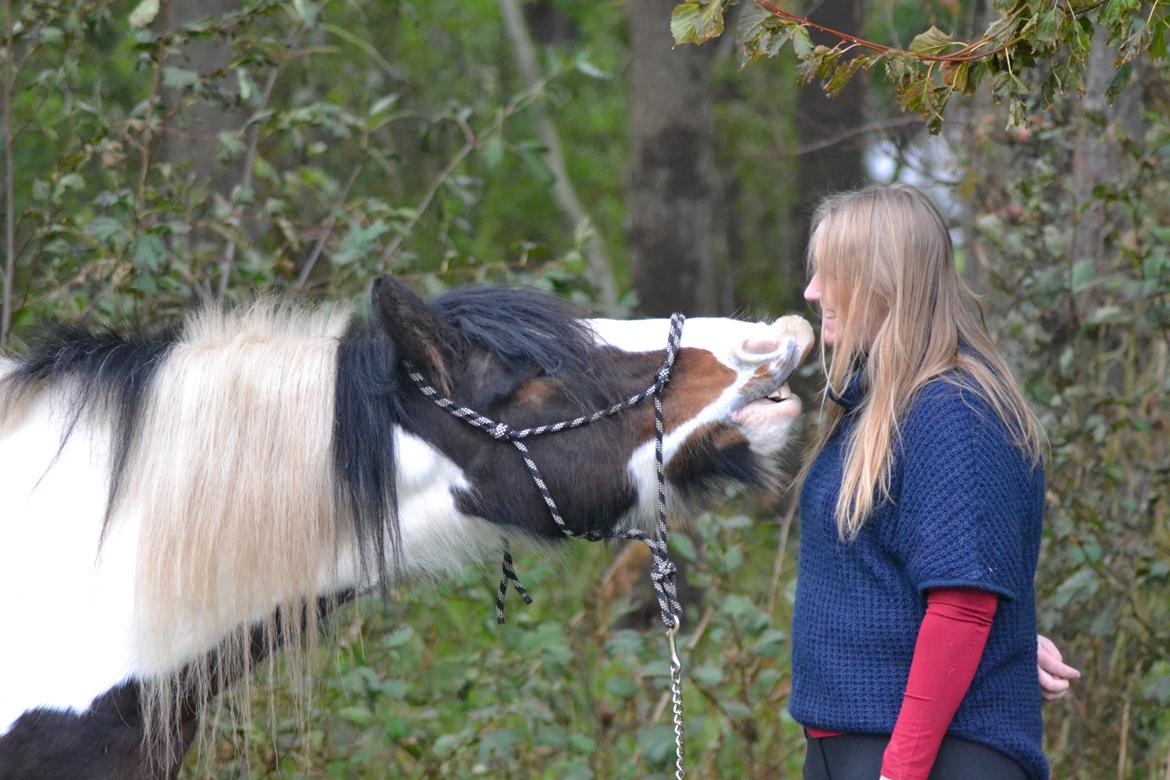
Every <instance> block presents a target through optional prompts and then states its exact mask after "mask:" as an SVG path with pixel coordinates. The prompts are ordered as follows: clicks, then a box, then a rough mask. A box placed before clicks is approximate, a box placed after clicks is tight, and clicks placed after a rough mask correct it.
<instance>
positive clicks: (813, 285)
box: [804, 274, 821, 303]
mask: <svg viewBox="0 0 1170 780" xmlns="http://www.w3.org/2000/svg"><path fill="white" fill-rule="evenodd" d="M804 299H805V300H806V301H808V302H809V303H816V302H817V301H819V300H820V299H821V279H820V275H819V274H813V278H812V279H809V281H808V287H805V288H804Z"/></svg>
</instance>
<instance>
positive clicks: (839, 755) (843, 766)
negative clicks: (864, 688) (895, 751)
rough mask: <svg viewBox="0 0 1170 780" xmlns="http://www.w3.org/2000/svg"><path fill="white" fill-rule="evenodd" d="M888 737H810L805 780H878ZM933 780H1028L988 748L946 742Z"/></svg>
mask: <svg viewBox="0 0 1170 780" xmlns="http://www.w3.org/2000/svg"><path fill="white" fill-rule="evenodd" d="M889 741H890V738H889V737H882V736H877V735H873V734H842V735H841V736H839V737H825V738H824V739H815V738H813V737H808V753H807V754H806V755H805V758H804V780H878V778H879V777H881V769H882V754H883V753H885V751H886V744H887V743H888V742H889ZM930 780H1028V776H1027V775H1026V774H1024V770H1023V769H1021V768H1020V765H1019V764H1017V763H1016V762H1015V761H1013V760H1012V759H1010V758H1008V757H1007V756H1005V755H1004V754H1003V753H1000V752H999V751H998V750H993V749H992V748H989V747H987V746H986V745H979V744H977V743H975V742H968V741H967V740H965V739H959V738H958V737H945V738H943V742H942V747H940V748H939V751H938V758H937V759H935V762H934V769H932V770H931V772H930Z"/></svg>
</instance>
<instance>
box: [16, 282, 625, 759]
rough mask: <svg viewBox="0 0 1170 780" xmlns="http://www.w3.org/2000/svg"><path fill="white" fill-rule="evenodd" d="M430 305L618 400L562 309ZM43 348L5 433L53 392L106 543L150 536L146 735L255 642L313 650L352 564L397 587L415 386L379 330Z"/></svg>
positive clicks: (213, 326)
mask: <svg viewBox="0 0 1170 780" xmlns="http://www.w3.org/2000/svg"><path fill="white" fill-rule="evenodd" d="M432 305H433V306H434V309H435V311H436V312H437V313H438V314H439V316H440V317H442V318H443V319H444V320H445V321H446V322H447V323H449V324H450V325H451V326H453V327H454V328H456V329H457V330H458V331H459V332H460V333H461V334H462V337H463V338H464V339H466V340H467V341H468V342H470V343H473V344H478V345H479V346H481V347H483V348H485V349H487V350H489V351H490V352H492V353H494V354H495V355H497V356H499V357H500V358H501V359H502V360H504V361H506V362H507V363H508V364H510V365H512V366H514V367H521V366H523V365H531V364H536V365H539V366H540V367H541V368H542V369H543V370H544V371H545V372H546V373H547V374H549V375H553V376H558V375H559V376H563V377H566V378H569V379H570V380H571V381H569V382H567V383H566V384H567V385H568V386H569V387H571V388H572V389H573V392H574V395H577V396H578V397H580V398H583V399H584V398H587V399H590V402H595V401H596V399H599V398H603V397H605V396H606V395H608V394H609V393H610V392H612V388H613V387H614V384H613V382H612V381H611V379H610V377H609V376H608V374H607V373H606V367H605V363H604V361H601V360H599V359H598V357H597V352H598V351H597V350H596V347H595V343H594V337H593V334H592V332H591V330H590V329H589V327H588V325H586V324H585V323H583V322H582V321H581V320H580V319H579V318H578V316H577V314H576V312H574V311H573V310H572V309H571V308H570V307H569V306H567V305H566V304H565V303H564V302H563V301H561V300H559V299H557V298H554V297H552V296H548V295H543V294H538V293H532V292H527V291H518V290H510V289H502V288H465V289H460V290H456V291H454V292H451V293H448V294H446V295H443V296H441V297H439V298H438V299H436V300H435V301H433V302H432ZM42 332H43V335H42V337H41V338H39V339H38V340H37V341H36V343H35V344H34V345H33V346H32V348H31V349H30V350H29V352H28V353H27V354H26V355H25V356H24V357H23V358H22V359H21V360H19V361H17V363H16V364H15V365H14V366H10V369H11V370H10V371H9V372H8V373H7V375H6V376H3V377H2V378H0V423H3V421H4V419H5V417H6V415H12V414H14V413H15V412H17V411H19V409H20V408H23V406H24V404H25V403H26V402H28V401H30V400H31V399H34V398H36V397H39V396H40V395H41V394H42V393H46V392H48V393H52V394H53V396H52V397H53V402H54V405H55V406H56V407H57V408H61V405H62V403H63V408H64V409H65V410H66V415H67V416H66V418H65V420H66V421H65V423H64V426H63V428H62V444H61V446H62V448H63V447H64V446H66V443H67V440H68V437H69V436H70V434H71V433H72V432H73V431H74V429H75V428H76V427H77V426H78V424H79V422H84V423H85V424H87V425H89V424H92V425H95V426H97V427H98V428H100V429H103V430H105V431H106V432H107V435H108V436H109V446H110V474H109V480H110V490H109V499H108V505H107V508H106V518H105V523H104V527H103V539H104V540H105V541H104V542H103V543H104V544H105V543H111V541H113V542H114V543H116V541H117V540H116V539H113V540H112V539H111V537H112V536H116V535H117V534H118V533H119V528H120V527H121V526H122V525H123V524H126V525H129V526H130V527H133V528H136V529H137V531H138V535H139V542H138V555H137V566H138V579H137V587H136V593H137V598H138V604H136V606H135V610H136V613H137V615H138V620H139V623H140V626H139V649H138V655H139V658H138V659H137V662H138V664H139V665H140V670H141V672H142V673H143V676H144V677H145V678H146V679H145V683H146V684H145V693H144V697H143V701H144V706H145V707H146V710H147V712H146V713H145V715H146V720H147V723H148V727H150V726H151V725H152V721H154V722H153V725H155V726H157V725H160V724H161V723H163V722H164V721H160V720H158V718H165V717H167V715H166V713H169V712H174V711H175V706H176V704H177V702H178V701H179V700H180V697H182V696H184V695H185V694H190V689H189V686H191V685H194V687H195V688H196V693H195V696H196V698H197V699H200V698H203V696H204V695H210V694H211V693H212V692H213V690H214V689H215V688H216V687H218V683H217V682H216V680H217V679H220V678H222V677H223V676H225V675H226V676H229V677H232V676H236V675H237V674H242V673H244V672H246V670H247V666H248V664H249V659H250V657H251V655H252V652H251V650H252V649H254V647H255V631H256V628H257V626H258V625H259V626H260V627H261V630H262V633H263V634H264V635H265V636H267V637H268V639H267V641H268V642H269V643H271V644H272V645H273V646H275V644H276V643H277V635H278V633H279V634H280V637H279V638H280V639H281V640H283V641H285V642H288V643H290V644H294V645H295V644H297V643H301V644H305V643H307V644H310V645H311V644H312V642H313V641H314V635H315V633H316V630H317V626H316V619H315V616H316V614H317V610H315V609H308V610H306V609H305V606H306V605H307V604H311V603H313V602H312V601H310V599H315V598H316V597H317V596H318V595H319V594H320V591H321V588H322V586H323V585H327V583H329V582H331V581H336V580H337V579H338V577H339V572H338V571H337V570H336V566H338V565H342V566H345V565H346V563H345V562H346V561H347V560H349V561H352V563H353V565H354V566H356V567H357V570H356V571H354V572H350V575H351V576H353V575H357V577H358V578H359V579H360V580H361V581H362V582H365V583H371V582H378V583H382V584H383V585H384V584H385V576H386V570H387V563H390V571H391V572H393V571H395V569H397V567H398V565H399V564H400V563H401V546H400V539H399V529H398V518H397V507H396V505H395V497H396V489H395V471H396V469H395V465H396V464H395V451H394V429H395V426H396V425H397V424H398V422H399V420H400V419H401V415H402V414H403V411H402V407H401V405H400V403H399V402H398V398H397V393H398V392H399V390H400V389H401V388H403V387H405V385H403V384H402V383H401V382H400V381H399V379H398V369H397V358H396V355H395V351H394V346H393V343H392V340H391V339H390V338H389V337H388V336H387V335H386V334H385V333H383V332H382V331H381V330H380V329H379V328H378V327H377V326H376V325H375V324H373V323H372V322H370V321H369V320H367V319H365V318H362V317H352V316H350V315H349V314H348V313H347V312H345V311H342V310H336V309H328V308H324V309H319V310H307V309H304V308H300V307H297V306H293V305H288V304H281V303H277V302H273V301H265V302H260V303H258V304H254V305H252V306H250V307H245V308H241V309H237V310H233V311H229V312H226V313H223V312H216V311H204V312H200V313H196V314H194V315H192V316H190V317H188V318H187V320H186V321H185V323H184V325H183V327H182V328H181V329H180V330H178V331H176V332H173V333H164V334H162V335H157V336H146V335H142V334H141V333H132V332H131V333H125V332H122V333H119V332H116V331H113V330H102V331H89V330H85V329H83V328H78V327H71V326H56V327H53V328H49V329H45V330H44V331H42ZM339 562H340V563H339ZM276 609H279V610H281V611H282V612H283V613H284V614H286V615H289V614H305V615H306V624H305V625H304V626H303V631H302V630H300V628H301V627H299V622H297V623H298V625H297V626H293V630H292V633H291V635H290V631H289V627H288V625H286V626H285V627H284V628H283V630H281V631H279V632H278V631H277V630H276V629H275V624H274V623H273V622H272V621H273V620H274V614H275V613H274V612H273V610H276ZM265 625H267V630H264V626H265ZM209 648H214V649H215V651H216V652H215V653H214V654H207V650H208V649H209ZM200 653H203V654H205V655H206V657H207V658H208V659H209V660H200V657H199V654H200ZM213 656H214V661H212V660H210V659H211V658H212V657H213ZM212 663H214V664H215V668H212V665H211V664H212ZM184 688H186V691H185V690H184ZM168 731H169V730H168V729H165V728H164V729H163V730H162V731H161V732H159V736H162V737H163V739H164V742H165V741H166V738H167V733H168Z"/></svg>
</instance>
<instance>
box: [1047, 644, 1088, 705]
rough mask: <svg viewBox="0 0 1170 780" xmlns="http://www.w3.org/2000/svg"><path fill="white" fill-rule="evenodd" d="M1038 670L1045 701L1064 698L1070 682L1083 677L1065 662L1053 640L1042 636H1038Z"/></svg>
mask: <svg viewBox="0 0 1170 780" xmlns="http://www.w3.org/2000/svg"><path fill="white" fill-rule="evenodd" d="M1036 670H1037V672H1038V673H1039V675H1040V695H1041V696H1042V697H1043V698H1044V701H1056V700H1057V699H1062V698H1064V696H1065V695H1066V694H1067V693H1068V689H1069V684H1070V683H1069V681H1070V680H1076V679H1078V678H1079V677H1080V676H1081V673H1080V672H1079V671H1077V670H1076V669H1074V668H1072V667H1071V666H1069V665H1068V664H1066V663H1065V662H1064V659H1063V658H1062V657H1061V655H1060V650H1059V649H1058V648H1057V647H1056V645H1055V644H1053V642H1052V640H1051V639H1049V638H1048V637H1046V636H1044V635H1042V634H1037V635H1036Z"/></svg>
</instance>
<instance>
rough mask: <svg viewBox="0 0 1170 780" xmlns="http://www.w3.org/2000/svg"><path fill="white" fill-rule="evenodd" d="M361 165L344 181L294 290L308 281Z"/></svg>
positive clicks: (298, 276)
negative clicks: (335, 203)
mask: <svg viewBox="0 0 1170 780" xmlns="http://www.w3.org/2000/svg"><path fill="white" fill-rule="evenodd" d="M362 167H363V165H362V163H358V164H357V165H355V166H354V169H353V171H351V172H350V174H349V178H348V179H347V180H346V182H345V186H344V187H342V188H341V194H340V195H339V196H338V197H337V205H336V206H334V207H333V210H332V211H330V212H329V219H327V220H325V225H324V226H323V227H322V228H321V235H320V236H319V237H318V238H317V243H316V244H314V245H313V250H312V251H311V252H310V253H309V257H308V259H306V260H305V264H304V265H303V266H302V267H301V272H300V273H299V274H297V281H296V284H295V285H294V286H293V289H294V290H300V289H301V288H302V287H304V286H305V283H306V282H307V281H309V274H311V273H312V272H313V266H315V265H316V264H317V260H318V258H320V257H321V252H322V251H324V249H325V243H326V242H327V241H328V240H329V236H330V235H331V234H332V233H333V226H334V225H336V224H337V212H339V211H341V209H342V208H343V207H344V206H345V199H346V198H348V197H349V191H350V190H351V189H353V184H354V182H356V181H357V177H358V176H359V175H361V172H362Z"/></svg>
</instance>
